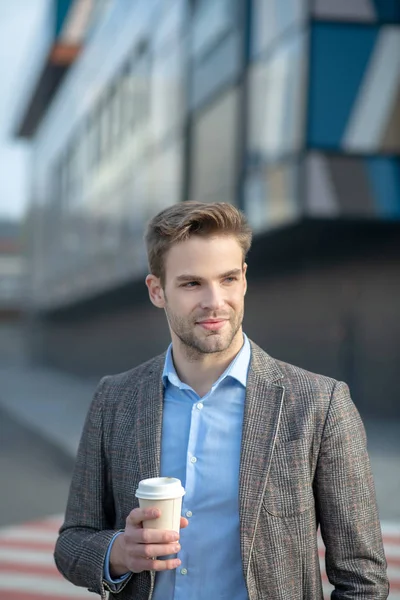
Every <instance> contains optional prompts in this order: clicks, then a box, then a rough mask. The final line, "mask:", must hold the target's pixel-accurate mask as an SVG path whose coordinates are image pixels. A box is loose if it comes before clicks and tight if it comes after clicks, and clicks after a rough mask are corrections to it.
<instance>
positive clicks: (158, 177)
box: [145, 139, 183, 218]
mask: <svg viewBox="0 0 400 600" xmlns="http://www.w3.org/2000/svg"><path fill="white" fill-rule="evenodd" d="M182 148H183V144H182V141H181V139H179V140H177V141H175V142H174V143H173V144H172V145H170V146H168V147H167V148H166V149H165V150H163V151H162V152H159V153H158V154H157V155H156V156H155V157H154V158H153V160H152V162H151V166H150V186H149V194H150V199H149V204H148V207H147V210H146V211H145V216H146V217H149V218H150V217H151V216H153V215H154V214H155V213H156V212H158V211H160V210H162V209H163V208H166V207H167V206H169V205H171V204H175V203H176V202H179V201H180V199H181V195H182V174H183V164H182V161H183V152H182ZM149 209H151V210H150V214H149ZM146 213H147V215H146Z"/></svg>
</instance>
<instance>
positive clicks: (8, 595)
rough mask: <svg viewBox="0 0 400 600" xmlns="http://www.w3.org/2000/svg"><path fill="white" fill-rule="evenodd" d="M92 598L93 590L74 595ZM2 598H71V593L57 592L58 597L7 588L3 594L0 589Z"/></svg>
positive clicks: (77, 598)
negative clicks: (61, 593) (60, 593)
mask: <svg viewBox="0 0 400 600" xmlns="http://www.w3.org/2000/svg"><path fill="white" fill-rule="evenodd" d="M83 594H84V595H83ZM88 594H89V595H88ZM90 598H91V599H92V600H94V596H93V594H92V593H91V592H87V593H85V591H84V590H83V592H82V594H81V596H74V600H89V599H90ZM0 600H71V595H68V593H65V591H64V595H59V594H57V597H55V596H54V595H50V596H47V595H44V594H36V593H35V592H32V591H29V592H27V591H26V590H24V591H22V592H21V591H18V590H7V591H5V592H4V594H3V592H2V591H1V590H0Z"/></svg>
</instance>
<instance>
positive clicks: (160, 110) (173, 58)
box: [151, 42, 185, 142]
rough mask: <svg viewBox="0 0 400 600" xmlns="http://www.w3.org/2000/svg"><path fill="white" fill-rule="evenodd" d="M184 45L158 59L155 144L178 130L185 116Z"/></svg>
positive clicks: (153, 105) (154, 83)
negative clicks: (172, 131)
mask: <svg viewBox="0 0 400 600" xmlns="http://www.w3.org/2000/svg"><path fill="white" fill-rule="evenodd" d="M182 46H183V44H182V42H178V43H177V44H173V45H170V46H168V48H167V50H166V52H164V53H159V54H157V55H156V56H155V58H154V67H153V73H152V90H151V108H152V122H153V136H154V140H155V142H159V141H161V140H162V139H163V138H164V137H165V135H166V134H168V133H169V132H170V131H171V130H173V129H175V128H176V127H178V126H179V125H180V124H181V123H182V121H183V119H184V116H185V111H184V75H185V62H184V52H183V47H182Z"/></svg>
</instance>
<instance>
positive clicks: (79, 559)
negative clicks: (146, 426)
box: [54, 377, 130, 598]
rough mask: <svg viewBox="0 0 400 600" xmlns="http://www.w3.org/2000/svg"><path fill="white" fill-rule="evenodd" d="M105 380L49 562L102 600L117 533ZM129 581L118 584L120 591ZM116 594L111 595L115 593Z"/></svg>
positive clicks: (86, 431)
mask: <svg viewBox="0 0 400 600" xmlns="http://www.w3.org/2000/svg"><path fill="white" fill-rule="evenodd" d="M106 382H107V377H105V378H103V379H102V380H101V381H100V383H99V385H98V387H97V390H96V392H95V395H94V398H93V401H92V403H91V406H90V409H89V412H88V414H87V417H86V420H85V424H84V428H83V432H82V436H81V440H80V443H79V448H78V454H77V458H76V462H75V467H74V472H73V476H72V482H71V487H70V491H69V496H68V503H67V508H66V513H65V520H64V523H63V525H62V527H61V529H60V531H59V536H58V539H57V543H56V547H55V552H54V559H55V563H56V566H57V568H58V570H59V571H60V573H61V574H62V575H63V576H64V577H65V578H66V579H68V580H69V581H70V582H71V583H73V584H75V585H77V586H82V587H85V588H88V589H89V590H90V591H92V592H95V593H97V594H100V595H101V596H102V598H105V597H106V593H107V591H106V585H105V582H104V580H103V577H104V561H105V557H106V554H107V550H108V546H109V544H110V541H111V539H112V538H113V536H114V535H115V533H116V531H115V529H114V528H113V526H114V505H113V495H112V489H111V485H109V482H108V477H107V460H106V455H105V451H104V425H103V423H104V420H103V413H104V407H103V402H104V393H105V387H106V385H107V384H106ZM129 579H130V578H128V579H126V580H125V581H124V582H123V583H122V584H119V586H118V588H117V589H116V591H121V589H123V587H125V585H126V584H127V582H128V581H129ZM114 593H115V592H114Z"/></svg>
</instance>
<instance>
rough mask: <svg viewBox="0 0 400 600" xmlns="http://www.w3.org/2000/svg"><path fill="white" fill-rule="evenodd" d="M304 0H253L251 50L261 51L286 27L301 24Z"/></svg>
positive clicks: (305, 7) (253, 53)
mask: <svg viewBox="0 0 400 600" xmlns="http://www.w3.org/2000/svg"><path fill="white" fill-rule="evenodd" d="M307 4H308V3H307V2H306V1H305V0H254V2H253V11H252V36H251V51H252V55H253V56H255V55H257V54H259V53H260V52H263V51H264V50H266V49H267V48H268V46H269V45H270V44H271V43H272V42H274V40H276V38H277V37H279V36H280V35H281V34H282V33H283V32H284V31H286V29H288V27H290V26H292V25H293V24H301V23H302V22H303V21H304V20H305V17H306V14H307Z"/></svg>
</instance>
